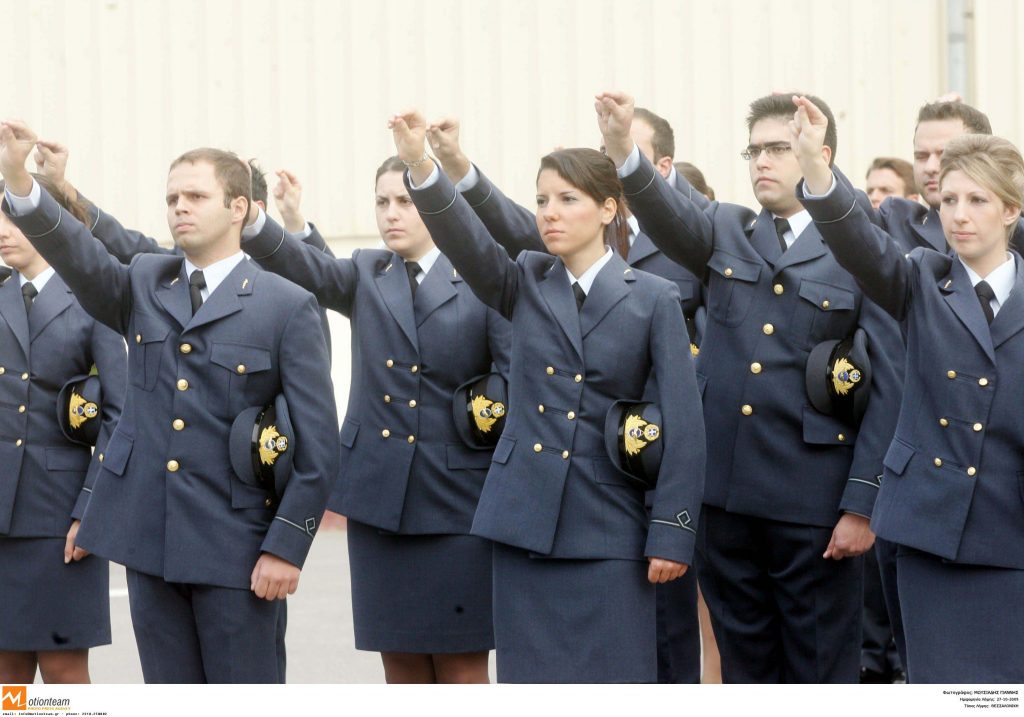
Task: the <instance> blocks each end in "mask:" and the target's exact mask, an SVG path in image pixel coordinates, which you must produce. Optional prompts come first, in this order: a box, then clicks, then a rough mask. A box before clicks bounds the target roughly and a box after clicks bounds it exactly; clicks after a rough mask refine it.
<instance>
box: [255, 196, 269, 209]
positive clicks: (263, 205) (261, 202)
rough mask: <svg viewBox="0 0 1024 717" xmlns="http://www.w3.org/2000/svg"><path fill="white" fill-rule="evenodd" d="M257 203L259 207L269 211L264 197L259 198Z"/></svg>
mask: <svg viewBox="0 0 1024 717" xmlns="http://www.w3.org/2000/svg"><path fill="white" fill-rule="evenodd" d="M255 204H256V206H257V207H259V208H260V209H262V210H263V211H267V203H266V202H264V201H263V200H262V199H257V200H256V202H255Z"/></svg>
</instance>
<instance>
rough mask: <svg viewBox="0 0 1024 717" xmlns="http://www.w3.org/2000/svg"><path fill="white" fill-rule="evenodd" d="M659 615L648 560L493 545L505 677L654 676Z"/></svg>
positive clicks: (500, 666)
mask: <svg viewBox="0 0 1024 717" xmlns="http://www.w3.org/2000/svg"><path fill="white" fill-rule="evenodd" d="M656 615H657V608H656V604H655V592H654V586H653V585H651V584H650V583H649V582H647V561H639V560H559V559H545V558H533V557H531V556H530V554H529V553H528V552H527V551H524V550H521V549H519V548H513V547H509V546H506V545H499V544H495V546H494V642H495V649H496V663H497V671H498V681H499V682H527V683H537V682H559V683H568V682H585V683H591V682H656V681H657V678H658V656H657V635H656V632H657V628H656Z"/></svg>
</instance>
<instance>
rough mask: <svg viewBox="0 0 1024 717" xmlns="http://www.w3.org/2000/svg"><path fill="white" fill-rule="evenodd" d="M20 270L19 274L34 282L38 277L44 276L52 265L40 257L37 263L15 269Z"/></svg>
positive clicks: (32, 262) (33, 262)
mask: <svg viewBox="0 0 1024 717" xmlns="http://www.w3.org/2000/svg"><path fill="white" fill-rule="evenodd" d="M14 268H15V269H17V270H18V273H19V274H21V275H22V276H24V277H25V278H26V279H28V280H29V281H32V280H33V279H35V278H36V277H37V276H39V275H40V274H42V273H43V272H44V271H46V270H47V269H49V268H50V265H49V264H47V263H46V261H45V260H44V259H43V258H42V257H41V256H40V257H37V258H36V260H35V261H31V262H29V263H28V264H26V265H25V266H16V267H14Z"/></svg>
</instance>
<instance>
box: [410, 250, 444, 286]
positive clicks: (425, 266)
mask: <svg viewBox="0 0 1024 717" xmlns="http://www.w3.org/2000/svg"><path fill="white" fill-rule="evenodd" d="M439 256H441V250H440V249H438V248H437V247H436V246H435V247H434V248H433V249H431V250H430V251H428V252H427V253H426V254H424V255H423V256H421V257H420V260H419V261H417V262H416V263H417V264H419V265H420V273H419V274H417V275H416V281H418V282H419V283H420V284H422V283H423V280H424V279H426V278H427V274H429V273H430V269H431V267H433V266H434V262H436V261H437V257H439Z"/></svg>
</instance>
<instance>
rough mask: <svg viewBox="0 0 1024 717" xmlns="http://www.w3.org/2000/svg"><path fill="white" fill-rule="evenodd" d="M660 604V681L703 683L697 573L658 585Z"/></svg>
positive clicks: (692, 569) (691, 571)
mask: <svg viewBox="0 0 1024 717" xmlns="http://www.w3.org/2000/svg"><path fill="white" fill-rule="evenodd" d="M655 596H656V598H657V605H658V682H660V683H662V684H666V683H668V684H691V685H693V684H698V683H699V682H700V668H701V662H700V619H699V618H698V616H697V571H696V570H695V569H694V567H693V566H692V565H691V566H690V569H689V570H687V571H686V574H685V575H683V577H681V578H679V579H677V580H673V581H672V582H669V583H662V584H659V585H655Z"/></svg>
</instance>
